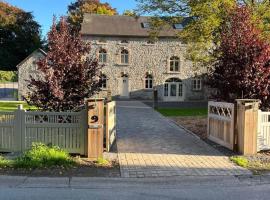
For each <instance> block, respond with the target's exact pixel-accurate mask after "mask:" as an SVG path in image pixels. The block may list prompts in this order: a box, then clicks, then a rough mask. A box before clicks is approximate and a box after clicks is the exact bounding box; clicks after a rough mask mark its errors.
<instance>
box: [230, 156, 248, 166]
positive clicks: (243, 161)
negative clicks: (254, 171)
mask: <svg viewBox="0 0 270 200" xmlns="http://www.w3.org/2000/svg"><path fill="white" fill-rule="evenodd" d="M231 161H233V162H235V163H236V164H237V165H239V166H241V167H244V168H247V167H248V164H249V163H248V159H246V158H244V157H241V156H233V157H231Z"/></svg>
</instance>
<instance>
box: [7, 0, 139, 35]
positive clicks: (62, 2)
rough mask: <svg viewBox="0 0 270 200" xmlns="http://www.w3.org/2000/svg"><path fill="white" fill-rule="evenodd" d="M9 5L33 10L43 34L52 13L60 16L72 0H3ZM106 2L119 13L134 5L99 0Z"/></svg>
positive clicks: (126, 1)
mask: <svg viewBox="0 0 270 200" xmlns="http://www.w3.org/2000/svg"><path fill="white" fill-rule="evenodd" d="M5 1H6V2H8V3H9V4H11V5H14V6H17V7H19V8H22V9H23V10H25V11H28V12H33V15H34V17H35V20H37V21H38V22H39V24H40V25H41V26H42V33H43V35H44V36H45V35H46V33H47V32H48V30H49V29H50V26H51V24H52V17H53V15H56V16H61V15H65V14H66V12H67V6H68V5H69V4H70V2H72V1H74V0H5ZM101 2H108V3H110V4H111V5H112V7H113V8H116V9H117V11H118V12H119V13H122V12H123V11H124V10H131V9H134V8H135V7H136V2H135V0H105V1H104V0H101Z"/></svg>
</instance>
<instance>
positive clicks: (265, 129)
mask: <svg viewBox="0 0 270 200" xmlns="http://www.w3.org/2000/svg"><path fill="white" fill-rule="evenodd" d="M269 149H270V112H262V111H259V112H258V136H257V150H258V151H261V150H269Z"/></svg>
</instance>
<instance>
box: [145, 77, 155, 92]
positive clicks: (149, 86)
mask: <svg viewBox="0 0 270 200" xmlns="http://www.w3.org/2000/svg"><path fill="white" fill-rule="evenodd" d="M144 88H145V89H153V76H152V75H150V74H148V75H146V76H145V85H144Z"/></svg>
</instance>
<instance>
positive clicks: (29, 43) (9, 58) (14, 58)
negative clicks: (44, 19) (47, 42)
mask: <svg viewBox="0 0 270 200" xmlns="http://www.w3.org/2000/svg"><path fill="white" fill-rule="evenodd" d="M41 46H42V41H41V32H40V25H39V24H38V23H37V22H36V21H35V20H34V17H33V15H32V14H31V13H29V12H25V11H23V10H21V9H19V8H17V7H14V6H11V5H9V4H7V3H5V2H0V67H1V70H17V69H16V65H17V64H18V63H19V62H21V61H22V60H23V59H24V58H25V57H27V56H28V55H29V54H30V53H31V52H33V51H34V50H36V49H37V48H40V47H41Z"/></svg>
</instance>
